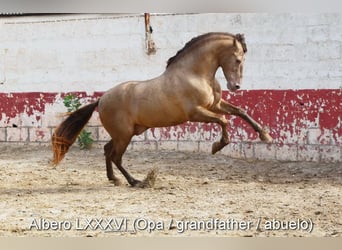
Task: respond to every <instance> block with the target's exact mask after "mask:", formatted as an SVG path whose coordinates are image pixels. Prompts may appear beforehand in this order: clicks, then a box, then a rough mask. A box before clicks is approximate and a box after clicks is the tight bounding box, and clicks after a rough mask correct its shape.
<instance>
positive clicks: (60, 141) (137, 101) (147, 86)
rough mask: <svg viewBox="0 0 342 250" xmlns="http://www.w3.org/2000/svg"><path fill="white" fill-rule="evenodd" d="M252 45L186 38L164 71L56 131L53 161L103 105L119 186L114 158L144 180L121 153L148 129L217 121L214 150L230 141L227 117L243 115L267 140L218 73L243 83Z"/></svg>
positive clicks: (232, 39) (221, 37)
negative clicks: (228, 94)
mask: <svg viewBox="0 0 342 250" xmlns="http://www.w3.org/2000/svg"><path fill="white" fill-rule="evenodd" d="M246 52H247V45H246V42H245V37H244V35H243V34H235V35H234V34H231V33H225V32H211V33H206V34H203V35H200V36H197V37H195V38H193V39H192V40H190V41H189V42H187V43H186V44H185V46H184V47H183V48H182V49H181V50H179V51H178V52H177V53H176V55H175V56H173V57H171V58H169V59H168V61H167V65H166V69H165V71H164V72H163V73H162V74H161V75H159V76H157V77H155V78H153V79H150V80H146V81H127V82H124V83H120V84H118V85H116V86H115V87H113V88H111V89H109V90H108V91H107V92H105V93H104V94H103V95H102V96H101V97H100V98H99V99H97V100H96V101H95V102H93V103H91V104H88V105H86V106H84V107H82V108H80V109H78V110H77V111H75V112H73V113H71V114H70V115H69V116H68V117H67V118H66V119H65V120H64V121H63V122H62V123H61V124H60V125H59V126H58V127H57V128H56V129H55V131H54V133H53V135H52V148H53V161H52V162H53V164H55V165H57V164H58V163H59V162H60V161H61V160H62V159H63V157H64V155H65V154H66V153H67V151H68V149H69V147H70V146H71V145H72V144H73V143H74V141H75V140H76V138H77V136H78V134H79V133H80V132H81V130H82V129H83V127H84V126H85V125H86V123H87V122H88V121H89V119H90V117H91V115H92V113H93V112H94V111H95V109H96V108H97V109H98V113H99V117H100V121H101V123H102V125H103V127H104V128H105V129H106V131H107V132H108V133H109V135H110V137H111V140H110V141H109V142H108V143H107V144H105V146H104V155H105V162H106V170H107V177H108V179H109V180H110V181H113V182H114V184H115V185H119V184H120V181H119V179H118V178H117V177H116V176H115V175H114V173H113V166H112V162H113V163H114V164H115V165H116V167H117V168H118V169H119V170H120V172H121V173H122V174H123V175H124V177H125V178H126V180H127V182H128V183H129V184H130V185H131V186H133V187H134V186H139V185H140V184H141V183H142V182H141V181H140V180H137V179H135V178H134V177H133V176H132V175H131V174H129V173H128V172H127V171H126V170H125V168H124V167H123V166H122V157H123V154H124V153H125V151H126V149H127V146H128V145H129V143H130V141H131V139H132V137H133V136H134V135H140V134H142V133H143V132H144V131H146V130H147V129H149V128H154V127H168V126H174V125H178V124H182V123H184V122H187V121H191V122H204V123H217V124H219V125H220V126H221V128H222V135H221V138H220V140H219V141H216V142H214V143H213V144H212V150H211V153H212V154H215V153H216V152H218V151H220V150H221V149H222V148H223V147H224V146H226V145H227V144H228V143H229V137H228V132H227V126H228V121H227V119H226V117H225V116H226V115H235V116H239V117H241V118H242V119H243V120H245V121H246V122H247V123H249V124H250V125H251V126H252V128H253V129H254V130H255V131H256V132H258V133H259V138H260V139H261V140H262V141H265V142H267V143H269V142H271V141H272V137H271V136H270V135H269V134H268V133H267V132H266V131H265V130H264V129H263V128H262V127H261V126H260V125H259V124H258V123H257V122H256V121H255V120H253V119H252V118H251V117H250V116H249V115H248V114H247V112H246V111H245V110H243V109H241V108H239V107H236V106H234V105H232V104H230V103H228V102H227V101H225V100H223V99H222V93H221V92H222V90H221V87H220V84H219V82H218V80H217V79H215V73H216V71H217V70H218V68H219V67H221V68H222V71H223V74H224V77H225V78H226V80H227V88H228V89H229V90H230V91H232V92H234V91H236V90H238V89H240V87H241V80H242V77H243V63H244V60H245V53H246Z"/></svg>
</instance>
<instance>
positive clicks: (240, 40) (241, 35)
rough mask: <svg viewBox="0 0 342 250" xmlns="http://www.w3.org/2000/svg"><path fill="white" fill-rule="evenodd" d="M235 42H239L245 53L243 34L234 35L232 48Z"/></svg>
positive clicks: (245, 46)
mask: <svg viewBox="0 0 342 250" xmlns="http://www.w3.org/2000/svg"><path fill="white" fill-rule="evenodd" d="M236 41H239V42H240V43H241V45H242V49H243V52H245V53H246V52H247V45H246V42H245V35H244V34H236V35H235V36H234V46H236Z"/></svg>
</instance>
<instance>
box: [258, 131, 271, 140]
mask: <svg viewBox="0 0 342 250" xmlns="http://www.w3.org/2000/svg"><path fill="white" fill-rule="evenodd" d="M259 137H260V139H261V140H262V141H264V142H267V143H271V142H272V141H273V138H272V137H271V136H270V135H269V134H268V133H267V132H265V133H261V134H260V136H259Z"/></svg>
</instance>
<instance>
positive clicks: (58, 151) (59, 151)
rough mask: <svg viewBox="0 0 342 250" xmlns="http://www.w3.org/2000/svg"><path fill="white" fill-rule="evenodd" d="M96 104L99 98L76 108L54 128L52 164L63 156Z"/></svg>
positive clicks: (55, 163)
mask: <svg viewBox="0 0 342 250" xmlns="http://www.w3.org/2000/svg"><path fill="white" fill-rule="evenodd" d="M98 104H99V100H97V101H96V102H94V103H91V104H88V105H86V106H84V107H82V108H80V109H78V110H76V111H75V112H73V113H71V114H70V115H69V117H68V118H66V119H65V120H64V121H63V122H62V123H61V124H60V125H59V126H58V127H57V128H56V129H55V131H54V133H53V135H52V150H53V160H52V163H53V164H54V165H57V164H58V163H59V162H60V161H61V160H62V159H63V158H64V155H65V154H66V153H67V152H68V150H69V147H70V146H71V145H72V144H73V143H74V142H75V140H76V138H77V136H78V135H79V133H80V132H81V131H82V129H83V127H84V126H85V125H86V124H87V122H88V121H89V119H90V117H91V115H92V114H93V112H94V110H95V108H96V107H97V105H98Z"/></svg>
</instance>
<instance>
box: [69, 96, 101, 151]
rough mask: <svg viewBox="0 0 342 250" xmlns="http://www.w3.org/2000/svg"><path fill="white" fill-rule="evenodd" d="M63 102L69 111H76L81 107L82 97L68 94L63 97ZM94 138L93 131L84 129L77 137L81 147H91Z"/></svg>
mask: <svg viewBox="0 0 342 250" xmlns="http://www.w3.org/2000/svg"><path fill="white" fill-rule="evenodd" d="M63 104H64V106H65V107H66V108H67V110H68V112H74V111H76V110H78V109H79V108H80V107H81V102H80V99H79V98H78V97H77V96H76V95H74V94H68V95H66V96H65V97H64V98H63ZM93 142H94V140H93V138H92V137H91V132H88V131H86V130H85V129H83V130H82V131H81V133H80V134H79V135H78V137H77V143H78V145H79V146H80V149H89V148H90V147H91V145H92V144H93Z"/></svg>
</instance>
